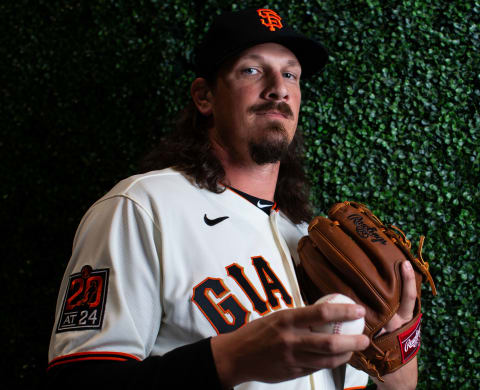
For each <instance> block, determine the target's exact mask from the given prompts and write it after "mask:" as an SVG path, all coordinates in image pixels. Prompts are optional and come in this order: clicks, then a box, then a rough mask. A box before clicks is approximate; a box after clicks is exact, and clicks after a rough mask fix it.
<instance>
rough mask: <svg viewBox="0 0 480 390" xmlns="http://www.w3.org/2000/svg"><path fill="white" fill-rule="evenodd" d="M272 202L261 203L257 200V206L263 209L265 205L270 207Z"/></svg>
mask: <svg viewBox="0 0 480 390" xmlns="http://www.w3.org/2000/svg"><path fill="white" fill-rule="evenodd" d="M272 206H273V203H262V202H261V201H260V200H259V201H258V202H257V207H260V208H261V209H264V208H265V207H272Z"/></svg>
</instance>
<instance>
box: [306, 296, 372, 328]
mask: <svg viewBox="0 0 480 390" xmlns="http://www.w3.org/2000/svg"><path fill="white" fill-rule="evenodd" d="M318 303H353V304H355V301H354V300H353V299H351V298H349V297H347V296H345V295H342V294H329V295H325V296H323V297H321V298H320V299H319V300H318V301H317V302H315V304H318ZM364 327H365V319H364V318H363V317H362V318H359V319H357V320H353V321H346V322H340V321H336V322H328V323H326V324H323V325H319V326H312V331H314V332H321V333H331V334H362V333H363V328H364Z"/></svg>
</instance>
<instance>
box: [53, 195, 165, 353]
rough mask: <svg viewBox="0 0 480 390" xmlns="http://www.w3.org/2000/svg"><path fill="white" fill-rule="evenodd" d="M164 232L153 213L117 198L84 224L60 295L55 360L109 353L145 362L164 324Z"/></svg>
mask: <svg viewBox="0 0 480 390" xmlns="http://www.w3.org/2000/svg"><path fill="white" fill-rule="evenodd" d="M159 253H161V236H160V233H159V229H158V227H157V226H155V224H154V223H153V221H152V219H151V218H150V216H149V215H148V213H147V211H146V210H144V209H143V208H141V207H140V206H139V205H138V204H136V203H135V202H133V201H132V200H130V199H128V198H126V197H123V196H115V197H112V198H108V199H105V200H102V201H99V202H97V203H96V204H95V205H94V206H92V208H91V209H90V210H89V211H88V212H87V214H86V215H85V217H84V218H83V220H82V221H81V223H80V226H79V228H78V230H77V234H76V236H75V240H74V246H73V250H72V257H71V259H70V262H69V264H68V266H67V269H66V272H65V275H64V277H63V281H62V284H61V288H60V294H59V297H58V300H57V306H56V316H55V326H54V329H53V332H52V337H51V342H50V348H49V360H50V361H51V360H53V359H56V358H58V357H61V356H65V355H70V354H75V353H80V352H95V353H96V352H109V353H119V354H124V356H129V357H132V358H136V359H140V360H143V359H145V358H146V357H147V356H148V355H149V352H150V351H151V349H152V346H153V344H154V342H155V338H156V335H157V334H158V329H159V326H160V322H161V313H162V307H161V270H160V261H159Z"/></svg>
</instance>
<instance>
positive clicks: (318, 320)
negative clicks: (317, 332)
mask: <svg viewBox="0 0 480 390" xmlns="http://www.w3.org/2000/svg"><path fill="white" fill-rule="evenodd" d="M292 314H293V315H294V319H293V320H294V323H295V325H296V326H298V327H300V328H309V327H312V326H316V325H322V324H325V323H327V322H333V321H342V322H343V321H352V320H356V319H358V318H361V317H364V316H365V308H364V307H363V306H360V305H353V304H349V303H320V304H314V305H310V306H307V307H303V308H300V309H296V310H295V311H294V312H292Z"/></svg>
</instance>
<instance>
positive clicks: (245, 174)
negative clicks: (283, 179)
mask: <svg viewBox="0 0 480 390" xmlns="http://www.w3.org/2000/svg"><path fill="white" fill-rule="evenodd" d="M222 165H223V169H224V170H225V177H226V180H227V183H228V185H230V186H232V187H234V188H236V189H238V190H240V191H242V192H245V193H247V194H249V195H253V196H255V197H257V198H261V199H265V200H271V201H274V195H275V187H276V186H277V178H278V171H279V168H280V163H275V164H265V165H256V164H254V163H252V165H251V166H239V165H228V164H223V162H222Z"/></svg>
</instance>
